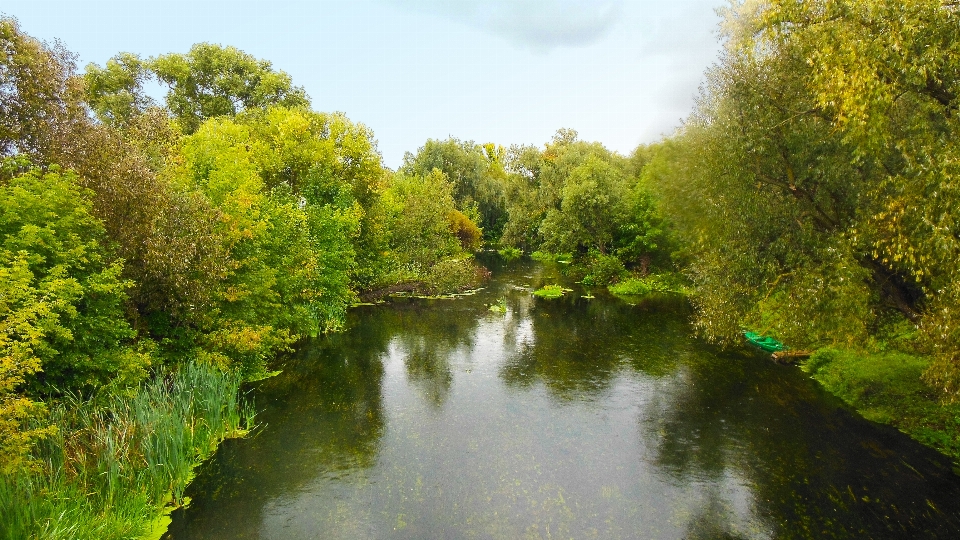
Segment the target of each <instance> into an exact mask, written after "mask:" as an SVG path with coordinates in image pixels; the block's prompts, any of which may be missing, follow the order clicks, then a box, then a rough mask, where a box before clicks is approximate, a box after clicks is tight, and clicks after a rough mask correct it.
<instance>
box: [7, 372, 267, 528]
mask: <svg viewBox="0 0 960 540" xmlns="http://www.w3.org/2000/svg"><path fill="white" fill-rule="evenodd" d="M240 383H241V379H240V377H239V376H238V375H235V374H229V373H223V372H221V371H219V370H217V369H216V368H213V367H210V366H206V365H202V364H198V363H189V364H186V365H184V366H183V367H182V368H180V369H179V370H177V371H176V372H173V373H169V374H166V375H163V376H158V377H156V378H154V379H153V380H152V381H150V382H148V383H146V384H144V385H142V386H140V387H139V388H138V389H135V390H132V391H130V392H127V393H120V394H112V393H104V394H103V395H101V396H95V397H94V398H91V399H86V400H81V399H75V398H74V399H71V398H66V399H62V400H59V401H57V402H55V403H53V404H52V405H51V406H50V415H49V417H48V418H47V421H46V423H47V424H53V425H54V426H56V428H57V429H56V432H55V433H54V434H53V435H52V436H50V437H48V438H47V439H45V440H43V441H40V442H39V443H38V445H37V449H36V455H35V456H34V457H35V458H36V459H34V460H33V461H32V465H31V467H29V468H22V469H20V470H17V471H14V472H13V473H11V474H9V475H4V476H0V537H2V538H5V539H11V540H12V539H20V538H44V539H61V538H62V539H64V540H68V539H69V540H77V539H86V538H90V539H96V540H110V539H114V538H116V539H120V538H138V537H143V536H145V535H148V534H150V533H151V532H152V531H155V530H156V529H158V527H157V524H158V523H161V522H162V521H163V519H164V516H165V511H168V509H169V508H170V507H178V506H182V505H184V504H186V503H187V502H188V501H187V499H186V498H185V497H184V490H185V488H186V487H187V485H188V484H189V483H190V480H191V479H192V477H193V470H194V468H195V467H196V466H197V465H199V464H200V463H201V462H203V461H204V460H205V459H207V458H208V457H209V456H210V455H211V454H212V453H213V452H214V450H216V448H217V445H218V444H219V443H220V442H221V441H223V440H224V439H227V438H233V437H240V436H243V435H244V434H246V433H247V431H248V430H249V429H250V428H251V426H252V422H253V417H254V413H253V408H252V404H251V403H249V402H246V401H244V400H242V399H240V398H239V397H238V396H239V388H240ZM164 528H165V527H164Z"/></svg>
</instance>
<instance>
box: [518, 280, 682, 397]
mask: <svg viewBox="0 0 960 540" xmlns="http://www.w3.org/2000/svg"><path fill="white" fill-rule="evenodd" d="M509 300H510V307H511V312H512V315H513V317H514V318H515V320H514V321H512V322H513V326H514V329H515V330H514V331H512V332H510V331H508V332H507V333H506V343H505V346H506V347H507V349H508V350H511V349H512V350H513V351H515V352H514V353H513V354H511V355H510V356H508V358H507V361H506V362H505V364H504V365H503V367H502V369H501V377H502V378H503V380H504V381H505V382H506V384H508V385H511V386H515V387H527V386H531V385H533V384H535V383H537V382H541V381H542V382H543V383H544V384H545V385H546V387H547V388H548V389H549V390H550V392H551V393H552V394H553V395H554V396H556V397H558V398H559V399H561V400H573V399H583V398H593V397H597V396H599V395H600V394H602V393H603V392H604V391H606V390H607V389H608V388H609V386H610V384H611V382H612V381H613V379H614V378H615V377H616V375H617V374H618V373H619V371H620V370H621V369H624V368H625V367H630V368H632V369H635V370H637V371H639V372H642V373H644V374H647V375H649V376H653V377H659V376H662V375H664V374H667V373H670V372H671V371H672V370H674V369H675V365H676V358H677V351H678V350H683V348H684V347H685V344H686V343H687V340H688V335H689V331H688V327H687V325H686V322H685V317H686V315H685V313H686V309H685V308H684V304H683V300H682V299H677V298H671V297H665V298H659V299H651V300H649V301H647V302H646V303H644V304H642V305H640V306H631V305H630V304H627V303H625V302H621V301H612V302H610V301H602V300H587V299H583V298H562V299H557V300H536V301H533V300H532V299H530V298H528V297H525V298H520V299H516V298H510V299H509ZM528 326H529V328H528ZM527 333H531V334H532V337H529V336H526V334H527ZM651 336H656V338H655V339H651Z"/></svg>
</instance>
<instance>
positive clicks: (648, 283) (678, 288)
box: [607, 274, 688, 296]
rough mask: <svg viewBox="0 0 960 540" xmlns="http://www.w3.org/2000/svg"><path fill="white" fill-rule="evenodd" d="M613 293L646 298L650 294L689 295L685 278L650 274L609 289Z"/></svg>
mask: <svg viewBox="0 0 960 540" xmlns="http://www.w3.org/2000/svg"><path fill="white" fill-rule="evenodd" d="M607 290H609V291H610V292H611V293H613V294H616V295H621V296H644V295H647V294H650V293H655V292H656V293H677V294H687V291H688V289H687V286H686V285H685V284H684V283H683V278H682V277H681V276H679V275H677V274H648V275H646V276H638V277H632V278H629V279H625V280H623V281H621V282H620V283H616V284H613V285H610V286H609V287H607Z"/></svg>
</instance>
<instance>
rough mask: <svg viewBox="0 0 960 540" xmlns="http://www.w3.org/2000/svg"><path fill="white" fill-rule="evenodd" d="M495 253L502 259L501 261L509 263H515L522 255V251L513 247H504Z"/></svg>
mask: <svg viewBox="0 0 960 540" xmlns="http://www.w3.org/2000/svg"><path fill="white" fill-rule="evenodd" d="M497 253H498V254H499V255H500V256H501V257H502V258H503V260H505V261H507V262H510V261H515V260H517V259H519V258H520V256H521V255H523V251H521V250H520V248H515V247H505V248H503V249H499V250H497Z"/></svg>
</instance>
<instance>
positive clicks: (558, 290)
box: [533, 285, 570, 298]
mask: <svg viewBox="0 0 960 540" xmlns="http://www.w3.org/2000/svg"><path fill="white" fill-rule="evenodd" d="M568 291H570V289H564V288H563V287H561V286H560V285H544V286H543V287H542V288H540V289H537V290H535V291H533V294H535V295H536V296H539V297H540V298H560V297H561V296H563V293H565V292H568Z"/></svg>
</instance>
